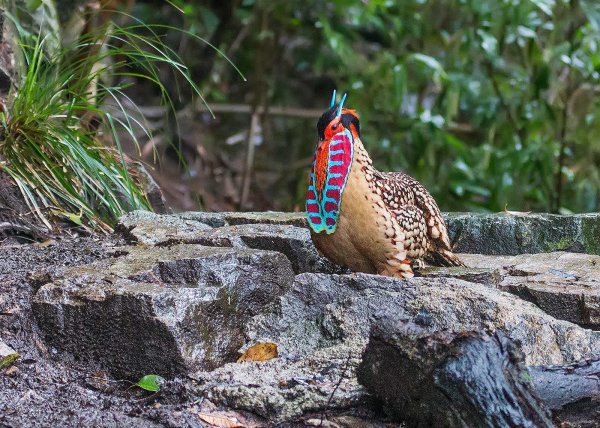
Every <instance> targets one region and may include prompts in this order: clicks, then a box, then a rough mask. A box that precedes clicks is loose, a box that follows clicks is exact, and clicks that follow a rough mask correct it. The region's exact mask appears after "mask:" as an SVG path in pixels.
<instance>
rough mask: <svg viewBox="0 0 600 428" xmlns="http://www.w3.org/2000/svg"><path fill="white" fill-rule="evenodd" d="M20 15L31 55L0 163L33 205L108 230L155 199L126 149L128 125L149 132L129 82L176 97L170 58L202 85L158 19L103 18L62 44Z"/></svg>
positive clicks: (6, 121)
mask: <svg viewBox="0 0 600 428" xmlns="http://www.w3.org/2000/svg"><path fill="white" fill-rule="evenodd" d="M50 5H51V3H50V2H44V4H43V7H50ZM47 16H49V17H50V18H49V19H53V18H52V17H54V16H56V14H55V13H54V14H47ZM13 22H14V24H15V26H16V27H17V28H18V30H19V36H20V47H21V49H22V57H23V59H24V62H23V67H22V69H23V70H22V79H21V81H20V82H19V83H18V85H17V88H16V91H15V92H14V94H13V97H12V99H10V100H9V101H8V103H7V107H6V111H5V112H2V113H1V114H0V119H1V121H2V126H3V138H2V141H1V142H0V156H1V159H2V164H0V166H1V167H2V168H3V169H4V170H5V171H6V172H8V173H9V174H10V175H11V176H12V178H13V179H14V180H15V181H16V182H17V184H18V186H19V188H20V189H21V192H22V193H23V195H24V196H25V198H26V200H27V203H28V204H29V206H30V207H31V209H32V211H34V212H35V213H36V214H37V215H38V216H39V217H40V218H41V219H42V220H43V221H44V222H45V223H46V225H47V226H48V227H50V228H51V227H52V224H51V218H52V217H56V216H59V217H63V218H66V219H68V220H70V221H72V222H75V223H77V224H81V225H84V226H89V227H90V228H92V229H95V230H110V226H111V225H112V224H113V223H114V221H115V220H116V218H117V217H118V216H120V215H122V214H123V213H125V212H127V211H130V210H133V209H150V206H149V203H148V201H147V199H146V195H145V194H144V192H143V190H142V188H141V186H140V184H139V183H138V180H136V177H135V174H133V175H132V173H131V172H130V171H129V169H128V165H127V163H126V161H125V157H124V155H123V151H122V149H121V139H122V138H123V137H122V136H123V135H126V136H127V137H128V138H129V139H130V140H131V141H133V143H134V145H136V146H138V135H140V132H139V131H140V130H141V132H142V134H145V135H147V136H148V135H149V130H148V128H147V126H146V124H145V123H143V122H142V121H140V120H139V119H138V118H139V115H136V111H135V109H136V107H135V103H133V101H132V100H131V99H130V98H129V97H128V96H127V95H125V92H124V91H125V89H126V88H127V87H128V86H130V85H131V84H132V79H136V80H138V81H140V80H145V81H147V82H150V83H151V84H152V85H153V86H154V87H157V88H158V90H159V93H160V94H161V96H162V100H163V103H164V104H166V105H170V103H171V101H170V96H169V94H168V93H167V91H166V90H165V88H164V86H163V84H162V83H161V81H160V76H159V69H158V65H159V64H164V65H166V66H167V67H168V68H169V69H170V70H172V71H174V72H175V73H178V74H179V75H180V76H182V77H183V78H184V80H185V81H186V82H187V84H188V86H189V87H191V91H192V92H194V93H196V94H199V91H198V88H197V86H196V85H195V84H194V83H193V81H192V80H191V78H190V77H189V75H188V73H187V69H186V68H185V66H183V65H182V64H181V62H180V61H179V59H178V58H177V55H176V54H175V53H174V52H173V51H172V50H170V49H169V48H168V47H167V46H166V45H165V44H164V43H163V42H162V40H161V39H160V38H159V37H158V36H156V34H155V33H154V32H153V28H152V26H150V25H145V24H142V23H139V22H136V23H134V24H133V25H130V26H128V27H120V26H118V25H116V24H112V26H110V27H108V26H102V27H100V28H97V29H93V30H90V31H88V32H87V33H84V34H83V35H81V36H80V37H77V38H76V39H75V41H74V42H73V44H67V45H65V44H64V39H62V42H63V45H61V46H57V45H56V44H53V45H52V47H51V48H47V46H46V43H48V40H61V38H60V37H59V36H57V35H56V34H54V35H52V34H53V33H52V32H47V31H43V30H40V29H43V28H45V26H44V25H41V24H40V27H39V28H38V29H37V30H35V28H34V30H32V31H29V30H28V29H27V28H25V27H23V26H22V25H21V22H22V21H21V20H17V19H13ZM50 27H51V28H55V27H56V26H53V25H51V26H50ZM142 30H143V31H144V32H145V33H146V34H141V33H142ZM44 34H45V35H44ZM109 106H110V108H108V107H109ZM98 127H100V128H99V129H97V128H98ZM111 146H112V147H111Z"/></svg>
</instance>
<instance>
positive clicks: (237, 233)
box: [117, 211, 344, 273]
mask: <svg viewBox="0 0 600 428" xmlns="http://www.w3.org/2000/svg"><path fill="white" fill-rule="evenodd" d="M255 217H256V216H255ZM288 217H290V216H283V218H282V219H281V222H280V224H259V223H254V224H240V225H237V226H222V224H226V223H227V224H228V223H229V222H228V219H229V218H231V215H229V214H227V215H226V214H223V215H212V214H211V215H205V213H184V214H178V215H156V214H152V213H148V212H145V211H134V212H133V213H130V214H127V215H126V216H124V217H122V218H121V219H120V220H119V225H118V226H117V231H119V232H120V233H122V234H123V235H124V236H125V237H129V239H130V240H133V241H135V242H141V243H144V244H146V245H159V246H169V245H173V244H200V245H206V246H216V247H235V248H254V249H259V250H269V251H278V252H280V253H282V254H284V255H285V256H286V257H287V258H288V259H289V260H290V262H291V263H292V268H293V269H294V272H296V273H303V272H322V273H342V272H344V269H342V268H340V267H338V266H336V265H335V264H333V263H331V262H330V261H329V260H327V259H325V258H324V257H321V256H320V255H319V253H318V252H317V250H316V248H315V246H314V245H313V243H312V240H311V238H310V233H309V232H308V230H307V229H304V228H300V227H295V226H290V225H286V224H285V223H284V222H285V221H287V220H288ZM277 218H278V217H277ZM221 220H222V222H221ZM273 221H274V220H273ZM208 224H211V225H214V226H217V227H216V228H214V229H213V228H212V227H210V226H209V225H208Z"/></svg>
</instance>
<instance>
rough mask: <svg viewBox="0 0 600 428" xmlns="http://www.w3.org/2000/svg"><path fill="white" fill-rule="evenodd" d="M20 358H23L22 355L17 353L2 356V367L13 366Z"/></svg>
mask: <svg viewBox="0 0 600 428" xmlns="http://www.w3.org/2000/svg"><path fill="white" fill-rule="evenodd" d="M19 358H21V355H19V354H17V353H15V354H9V355H6V356H4V357H2V358H0V369H3V368H5V367H10V366H12V365H13V364H14V362H15V361H17V360H18V359H19Z"/></svg>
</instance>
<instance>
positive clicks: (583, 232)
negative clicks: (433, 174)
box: [445, 213, 600, 255]
mask: <svg viewBox="0 0 600 428" xmlns="http://www.w3.org/2000/svg"><path fill="white" fill-rule="evenodd" d="M445 220H446V224H447V226H448V233H449V235H450V241H451V242H452V244H453V248H454V251H455V252H457V253H476V254H495V255H501V254H505V255H516V254H533V253H545V252H552V251H570V252H577V253H588V254H600V214H576V215H564V216H563V215H554V214H526V215H511V214H506V213H501V214H474V213H448V214H445Z"/></svg>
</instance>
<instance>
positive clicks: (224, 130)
mask: <svg viewBox="0 0 600 428" xmlns="http://www.w3.org/2000/svg"><path fill="white" fill-rule="evenodd" d="M173 3H174V4H175V5H176V6H177V7H178V8H180V9H181V11H183V14H182V13H179V12H178V11H177V10H175V9H174V8H172V7H170V6H169V5H167V4H164V3H163V2H143V1H138V2H137V4H136V5H135V7H134V9H133V12H132V14H133V15H135V16H137V17H138V18H140V19H142V20H144V21H156V20H160V21H162V22H164V23H165V24H169V25H174V26H178V27H182V28H185V29H186V30H189V31H190V32H191V33H193V34H197V35H199V36H201V37H204V38H206V39H207V40H209V41H210V42H211V43H213V44H214V45H215V46H217V47H219V48H220V49H222V50H223V51H224V52H225V53H226V54H227V55H228V56H229V58H230V59H231V60H232V61H233V62H234V63H235V64H236V65H237V66H238V67H239V68H240V69H241V70H242V72H243V73H244V74H245V76H246V78H247V80H248V81H247V82H244V81H243V80H242V79H240V77H239V75H237V74H236V72H235V70H233V69H232V68H231V67H229V66H228V64H227V63H226V62H225V61H223V60H219V59H218V58H217V56H216V54H215V51H214V50H212V49H211V48H210V47H208V46H206V45H203V44H202V43H201V42H198V41H192V40H190V39H189V38H186V37H184V38H181V37H180V36H179V35H172V38H171V39H170V43H171V46H172V47H173V48H174V49H176V50H177V51H178V53H179V54H180V55H181V56H182V58H183V59H184V61H185V62H186V63H187V64H190V66H191V67H192V75H193V76H194V78H195V79H197V81H198V82H199V83H200V87H201V90H202V93H203V95H204V97H205V98H206V99H207V100H208V102H209V104H210V105H211V106H212V107H213V109H214V110H215V111H216V112H215V115H216V119H214V120H213V119H212V118H211V117H210V115H209V114H208V113H207V112H206V111H205V109H204V107H203V106H202V105H201V104H200V103H197V102H195V103H191V104H190V102H188V97H187V96H186V94H181V96H180V97H179V98H178V102H179V112H178V115H179V119H180V120H179V123H180V126H181V128H182V130H181V132H180V133H179V134H178V136H179V137H181V143H182V148H183V153H184V155H185V158H186V159H187V161H188V170H187V173H184V174H183V175H181V174H180V175H177V174H174V170H173V168H172V165H171V166H170V167H169V166H168V164H169V162H163V163H162V166H163V174H165V173H166V171H165V170H164V169H165V168H167V167H168V169H167V170H168V173H166V175H170V176H171V180H172V184H170V185H169V184H168V183H166V181H168V178H167V177H164V178H163V179H161V182H163V187H165V189H167V191H168V194H169V198H170V200H171V202H172V203H173V204H174V205H176V206H178V207H179V208H184V209H191V208H206V209H240V208H241V209H281V210H293V209H302V208H303V198H304V192H305V187H306V180H305V177H306V170H307V168H308V167H309V164H310V161H311V156H312V151H313V148H314V145H315V142H316V131H315V123H316V118H317V117H318V115H319V113H320V112H321V111H322V110H324V109H325V108H326V107H327V104H328V100H329V97H330V94H331V91H332V90H333V89H334V88H337V90H338V92H345V91H347V92H349V98H348V105H349V106H351V107H352V108H356V109H357V110H358V111H359V113H360V115H361V125H362V129H363V140H364V142H365V144H366V147H367V149H368V150H369V151H370V153H371V155H372V157H373V159H374V162H375V164H376V166H377V167H378V168H379V169H381V170H403V171H406V172H408V173H409V174H411V175H413V176H415V177H416V178H417V179H419V180H420V181H422V182H423V183H424V184H425V185H426V186H427V188H428V189H430V191H431V192H432V193H433V195H434V196H435V197H436V199H437V200H438V202H439V204H440V206H441V207H442V209H445V210H474V211H501V210H504V209H506V208H508V209H510V210H523V211H529V210H534V211H550V212H562V213H565V212H587V211H597V210H599V208H600V170H599V166H600V141H599V139H600V103H599V100H600V98H599V97H598V92H599V90H600V86H599V83H600V45H599V43H600V38H599V36H600V2H597V1H594V0H401V1H390V0H364V1H356V0H354V1H351V0H335V1H327V2H324V1H318V0H302V1H300V0H292V1H269V0H243V1H242V0H214V1H182V0H174V1H173ZM176 83H177V82H176V81H173V82H172V86H173V87H172V90H173V91H176V90H177V89H176ZM253 112H255V113H257V114H256V115H254V116H255V120H254V124H253V123H252V122H253V120H252V116H253V115H252V113H253ZM251 128H253V129H252V131H253V132H252V133H253V135H252V136H251V138H248V133H249V132H250V130H251ZM249 144H251V145H253V146H254V147H252V148H251V150H250V151H249V150H248V147H249ZM248 152H250V159H247V158H248V156H247V155H248ZM163 153H164V152H163ZM163 159H164V156H163ZM171 163H172V162H171ZM247 168H250V169H251V171H249V172H248V171H247ZM245 172H246V175H248V177H246V181H248V182H249V189H250V191H249V192H248V194H247V195H244V192H243V187H244V184H246V185H248V183H244V174H245ZM240 189H242V190H240Z"/></svg>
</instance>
